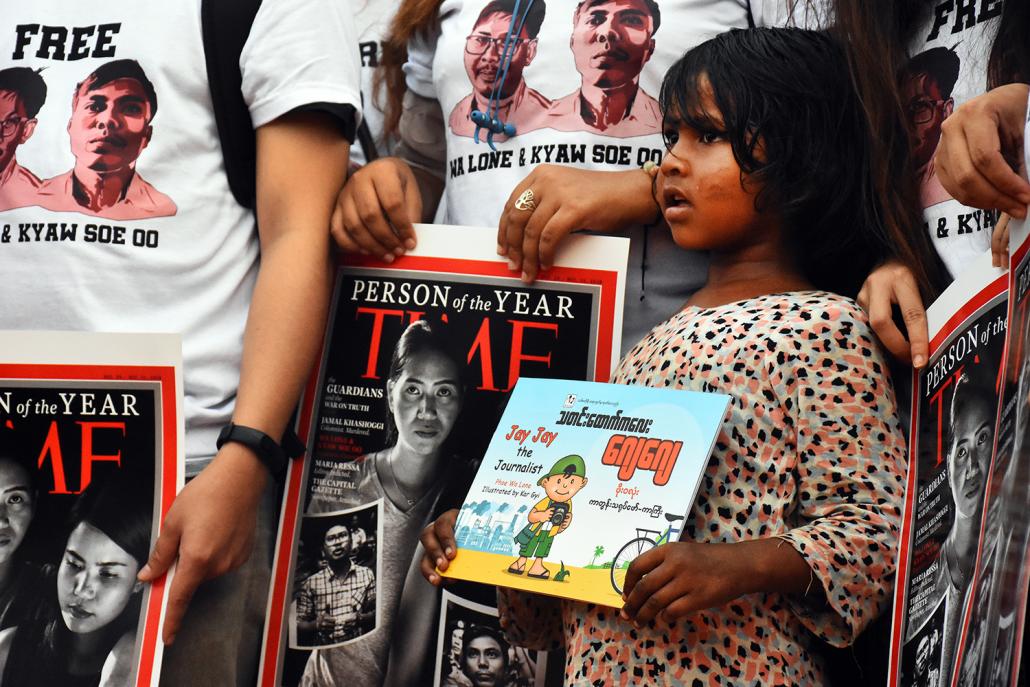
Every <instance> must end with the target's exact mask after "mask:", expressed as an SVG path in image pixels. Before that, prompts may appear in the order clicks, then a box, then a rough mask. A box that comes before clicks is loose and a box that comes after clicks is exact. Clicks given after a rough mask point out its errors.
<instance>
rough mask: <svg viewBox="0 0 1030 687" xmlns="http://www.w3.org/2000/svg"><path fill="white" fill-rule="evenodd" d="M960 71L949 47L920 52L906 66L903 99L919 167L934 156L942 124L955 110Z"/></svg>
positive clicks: (957, 60) (914, 156)
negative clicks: (956, 82) (955, 92)
mask: <svg viewBox="0 0 1030 687" xmlns="http://www.w3.org/2000/svg"><path fill="white" fill-rule="evenodd" d="M958 72H959V58H958V55H957V54H956V53H955V52H954V51H953V50H950V49H948V48H932V49H930V50H927V51H925V52H921V53H919V54H918V55H916V56H915V57H913V58H912V59H911V60H910V61H909V63H908V65H907V66H906V67H905V76H904V80H903V82H902V98H903V102H904V105H905V110H906V113H907V114H908V119H909V125H910V126H911V128H912V132H913V134H914V136H915V140H914V142H913V145H914V147H913V149H912V156H913V159H914V161H915V164H916V167H917V168H918V169H921V168H923V167H925V166H926V165H927V164H929V162H930V160H931V159H933V154H934V152H935V151H936V150H937V144H938V143H939V142H940V140H941V124H943V123H944V120H945V119H947V118H948V116H949V115H951V113H952V111H953V110H954V109H955V101H954V100H953V99H952V97H951V92H952V89H953V88H954V87H955V81H956V80H957V79H958Z"/></svg>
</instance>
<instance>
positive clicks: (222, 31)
mask: <svg viewBox="0 0 1030 687" xmlns="http://www.w3.org/2000/svg"><path fill="white" fill-rule="evenodd" d="M260 5H261V0H203V2H202V3H201V9H200V12H201V24H202V31H203V38H204V59H205V61H206V62H207V81H208V87H209V88H210V89H211V104H212V106H213V107H214V115H215V123H216V125H217V126H218V138H219V139H220V140H221V143H222V157H223V158H224V159H225V173H226V176H227V177H228V178H229V189H230V190H231V191H232V195H233V197H235V198H236V201H237V202H238V203H239V204H240V205H242V206H244V207H247V208H253V207H254V194H255V190H256V186H257V180H256V169H257V142H256V140H255V136H254V122H253V121H252V120H251V118H250V110H249V109H248V108H247V103H246V102H245V101H244V100H243V92H242V88H243V75H242V74H241V73H240V53H242V52H243V46H244V45H245V44H246V42H247V37H248V36H249V35H250V28H251V26H253V24H254V17H255V16H257V11H258V7H260Z"/></svg>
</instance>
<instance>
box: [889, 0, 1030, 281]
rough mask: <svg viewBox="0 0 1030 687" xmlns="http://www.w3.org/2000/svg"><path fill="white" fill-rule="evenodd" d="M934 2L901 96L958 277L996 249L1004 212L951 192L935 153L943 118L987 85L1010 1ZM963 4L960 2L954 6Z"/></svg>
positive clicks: (925, 198)
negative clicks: (980, 206) (1005, 6)
mask: <svg viewBox="0 0 1030 687" xmlns="http://www.w3.org/2000/svg"><path fill="white" fill-rule="evenodd" d="M1016 1H1018V0H1016ZM932 4H933V5H934V9H933V11H932V12H931V14H930V16H929V20H928V23H927V24H926V26H924V27H923V28H922V30H921V31H920V32H919V33H918V34H917V38H916V40H915V42H914V44H913V45H912V46H911V49H910V55H911V60H910V62H909V69H908V71H907V73H906V78H905V79H904V80H903V84H902V97H903V104H904V105H905V107H906V110H907V112H908V117H909V120H910V121H909V123H910V125H911V126H912V127H913V129H914V131H915V139H916V140H915V151H914V155H915V158H916V166H917V167H918V168H919V175H920V179H919V181H920V192H921V195H922V205H923V221H924V222H925V224H926V230H927V231H928V232H929V233H930V238H931V240H932V241H933V244H934V247H935V248H936V249H937V253H938V254H939V255H940V256H941V259H943V260H944V264H945V265H946V266H947V268H948V271H949V272H951V275H952V277H955V276H957V275H958V274H959V273H960V272H961V271H962V269H963V267H964V266H965V265H967V264H968V263H969V261H970V260H971V259H972V258H974V257H976V256H977V255H980V254H981V253H983V252H984V251H986V250H989V249H990V246H991V234H992V233H993V230H994V225H995V224H996V223H997V221H998V216H999V214H998V212H997V211H995V210H980V209H978V208H972V207H967V206H965V205H963V204H962V203H960V202H958V201H957V200H955V199H954V198H952V197H951V196H950V195H949V194H948V192H947V191H945V190H944V187H943V186H941V183H940V181H939V180H938V179H937V177H936V174H935V173H934V166H933V159H932V155H933V152H934V151H935V150H936V148H937V143H938V141H939V140H940V126H941V122H943V121H944V120H945V119H947V117H948V115H950V114H951V112H952V111H954V109H955V108H956V107H958V106H959V105H961V104H962V103H964V102H966V101H967V100H969V99H970V98H975V97H976V96H978V95H981V94H982V93H984V92H985V91H986V90H987V62H988V58H989V57H990V52H991V45H992V43H993V41H994V36H995V34H996V33H997V30H998V22H999V21H1000V19H999V18H1000V16H1001V10H1002V4H1003V2H1002V0H985V1H983V2H975V3H964V2H963V3H936V2H935V3H932ZM956 4H957V5H959V8H958V9H956V8H955V7H954V6H953V5H956ZM966 5H968V7H967V6H966ZM951 84H954V85H953V87H951V88H949V85H951Z"/></svg>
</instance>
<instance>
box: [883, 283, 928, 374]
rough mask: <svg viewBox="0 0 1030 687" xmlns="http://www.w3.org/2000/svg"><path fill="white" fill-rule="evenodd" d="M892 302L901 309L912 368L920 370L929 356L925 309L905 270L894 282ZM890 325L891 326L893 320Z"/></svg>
mask: <svg viewBox="0 0 1030 687" xmlns="http://www.w3.org/2000/svg"><path fill="white" fill-rule="evenodd" d="M894 300H895V301H896V302H897V304H898V307H899V308H900V309H901V319H902V321H903V322H904V323H905V330H906V332H907V334H908V344H907V347H908V349H909V354H910V355H911V358H912V366H913V367H915V368H920V367H922V366H923V365H925V364H926V362H927V359H928V358H929V355H930V330H929V325H928V324H927V321H926V308H924V307H923V297H922V296H921V295H920V294H919V288H918V287H917V286H916V283H915V280H914V279H913V278H912V275H911V274H910V273H909V272H908V271H907V270H905V271H904V272H903V273H902V274H900V275H899V277H898V278H897V279H896V280H895V282H894ZM891 324H892V325H893V320H891ZM895 331H897V328H896V327H895ZM899 345H900V344H899ZM899 357H901V356H899Z"/></svg>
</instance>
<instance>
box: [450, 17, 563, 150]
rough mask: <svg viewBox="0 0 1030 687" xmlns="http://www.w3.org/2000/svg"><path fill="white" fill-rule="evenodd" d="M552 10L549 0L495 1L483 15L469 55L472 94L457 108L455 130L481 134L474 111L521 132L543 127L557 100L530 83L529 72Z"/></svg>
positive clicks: (468, 39) (473, 30)
mask: <svg viewBox="0 0 1030 687" xmlns="http://www.w3.org/2000/svg"><path fill="white" fill-rule="evenodd" d="M546 11H547V6H546V4H545V3H544V0H535V2H533V3H532V4H530V5H528V6H526V5H525V4H522V5H518V6H516V3H515V0H492V2H489V3H487V5H486V6H485V7H483V9H482V11H480V13H479V14H478V15H477V17H476V20H475V22H474V23H473V25H472V28H471V31H470V33H469V35H468V36H467V37H466V39H465V50H464V54H463V61H464V64H465V73H466V74H467V75H468V79H469V82H470V83H471V84H472V93H471V94H470V95H469V96H467V97H466V98H464V99H463V100H461V101H460V102H459V103H458V105H457V106H456V107H455V108H454V110H453V111H452V112H451V115H450V121H449V124H450V127H451V130H452V131H453V132H454V133H455V134H457V135H459V136H473V135H474V134H475V132H476V124H475V123H474V122H473V121H472V119H471V115H472V113H473V111H479V112H482V113H485V115H487V116H488V117H489V118H490V119H496V120H499V121H501V122H503V123H504V124H507V125H511V126H513V127H515V129H516V130H517V131H518V132H520V133H525V132H527V131H531V130H532V129H535V128H539V127H540V118H541V117H542V116H543V113H544V112H545V111H546V110H547V108H548V107H550V105H551V101H550V100H548V99H547V98H545V97H544V96H542V95H540V93H538V92H537V91H535V90H533V89H532V88H530V87H529V86H528V85H527V84H526V82H525V77H524V76H523V71H524V70H525V69H526V68H527V67H529V65H530V64H532V62H533V59H534V58H535V57H536V53H537V47H538V46H537V35H538V34H539V33H540V26H541V25H542V24H543V21H544V15H545V13H546ZM505 43H507V52H506V51H505V47H506V46H505ZM494 133H499V132H494ZM484 135H486V134H485V133H484Z"/></svg>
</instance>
